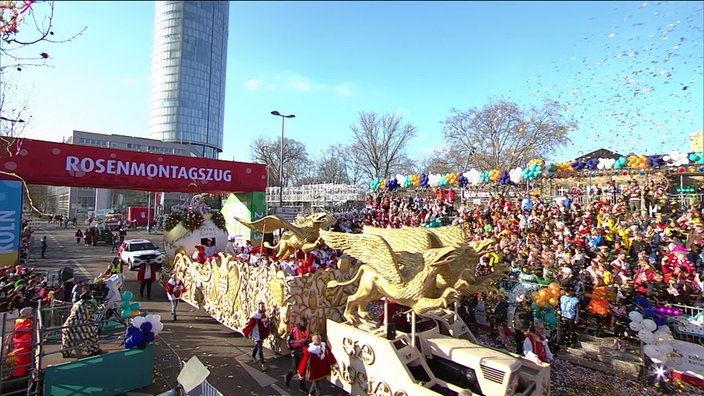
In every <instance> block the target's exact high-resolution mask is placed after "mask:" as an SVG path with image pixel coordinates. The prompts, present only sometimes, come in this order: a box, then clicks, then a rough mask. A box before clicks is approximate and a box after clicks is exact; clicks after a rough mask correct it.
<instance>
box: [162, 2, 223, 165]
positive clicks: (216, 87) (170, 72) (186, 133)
mask: <svg viewBox="0 0 704 396" xmlns="http://www.w3.org/2000/svg"><path fill="white" fill-rule="evenodd" d="M155 5H156V9H155V17H154V43H153V51H152V82H151V103H150V111H149V137H150V138H152V139H158V140H162V141H164V142H175V143H183V144H190V145H191V146H194V147H195V149H196V150H195V151H197V152H198V153H200V155H201V156H203V157H207V158H218V154H219V153H221V152H222V143H223V135H224V130H223V124H224V121H225V69H226V66H227V35H228V20H229V10H230V4H229V2H227V1H157V2H155Z"/></svg>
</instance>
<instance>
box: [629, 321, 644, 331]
mask: <svg viewBox="0 0 704 396" xmlns="http://www.w3.org/2000/svg"><path fill="white" fill-rule="evenodd" d="M628 327H629V328H630V329H631V330H633V331H641V329H642V328H643V326H642V325H641V324H640V322H635V321H634V322H631V323H629V324H628Z"/></svg>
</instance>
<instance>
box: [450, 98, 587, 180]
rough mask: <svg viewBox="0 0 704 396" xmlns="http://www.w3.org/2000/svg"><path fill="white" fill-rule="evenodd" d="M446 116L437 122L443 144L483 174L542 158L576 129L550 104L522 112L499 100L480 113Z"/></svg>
mask: <svg viewBox="0 0 704 396" xmlns="http://www.w3.org/2000/svg"><path fill="white" fill-rule="evenodd" d="M450 113H452V114H451V115H450V116H449V117H447V118H446V119H445V121H441V123H442V124H444V127H443V134H444V137H445V142H446V143H447V144H448V145H450V146H453V147H457V148H461V149H462V151H463V152H464V157H465V158H467V163H468V165H469V164H471V165H473V166H475V167H477V168H479V169H484V170H489V169H502V170H509V169H513V168H515V167H517V166H522V165H525V164H526V163H527V162H528V161H530V160H531V159H534V158H542V157H545V156H547V155H548V154H550V153H553V152H554V151H555V150H556V149H558V148H560V147H562V146H564V145H566V144H567V143H569V142H570V139H569V136H568V134H569V132H570V131H572V130H574V129H575V128H576V123H575V122H574V121H572V120H569V119H567V117H566V116H565V114H564V111H563V108H562V106H561V105H560V104H559V103H557V102H554V101H546V102H545V104H543V105H542V106H541V107H532V108H530V109H527V110H523V109H521V108H520V107H519V106H518V105H517V104H516V103H513V102H509V101H506V100H504V99H500V100H492V101H491V102H490V103H489V104H488V105H486V106H485V107H484V108H483V109H481V110H480V109H477V108H470V109H469V110H467V111H460V110H457V109H455V108H452V109H450ZM465 168H466V166H465Z"/></svg>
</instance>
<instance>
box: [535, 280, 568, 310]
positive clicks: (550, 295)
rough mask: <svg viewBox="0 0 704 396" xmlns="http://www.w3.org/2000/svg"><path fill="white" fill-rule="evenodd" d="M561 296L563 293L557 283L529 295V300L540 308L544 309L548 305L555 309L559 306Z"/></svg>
mask: <svg viewBox="0 0 704 396" xmlns="http://www.w3.org/2000/svg"><path fill="white" fill-rule="evenodd" d="M563 294H564V292H563V291H562V290H561V289H560V284H559V283H557V282H552V283H550V284H549V285H548V287H544V288H542V289H540V290H537V291H534V292H533V293H531V294H530V298H531V300H533V302H534V303H535V304H536V305H537V306H539V307H540V308H545V307H546V306H547V305H548V304H550V305H551V306H553V307H556V306H558V304H560V297H561V296H562V295H563Z"/></svg>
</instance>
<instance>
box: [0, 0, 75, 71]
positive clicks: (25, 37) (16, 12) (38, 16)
mask: <svg viewBox="0 0 704 396" xmlns="http://www.w3.org/2000/svg"><path fill="white" fill-rule="evenodd" d="M53 21H54V2H53V1H3V2H2V4H0V55H1V56H2V57H3V58H4V59H5V60H7V59H11V60H12V61H11V62H9V63H8V62H7V61H5V62H3V64H1V65H0V72H2V71H4V70H5V69H6V68H9V67H14V68H16V70H18V71H20V70H22V67H24V66H44V65H46V60H47V59H49V54H47V53H46V52H41V53H39V54H36V55H34V56H26V55H20V54H18V51H19V50H20V49H23V48H25V47H27V46H30V45H33V44H37V43H39V42H42V41H44V42H48V43H66V42H69V41H71V40H73V39H75V38H76V37H78V36H80V35H81V34H82V33H83V32H84V31H85V30H86V29H87V28H86V27H84V28H83V29H82V30H81V31H80V32H78V33H76V34H74V35H73V36H71V37H69V38H68V39H59V40H57V39H55V38H54V31H53ZM25 27H27V28H28V29H24V28H25Z"/></svg>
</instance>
